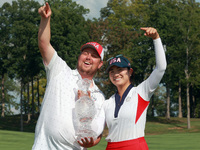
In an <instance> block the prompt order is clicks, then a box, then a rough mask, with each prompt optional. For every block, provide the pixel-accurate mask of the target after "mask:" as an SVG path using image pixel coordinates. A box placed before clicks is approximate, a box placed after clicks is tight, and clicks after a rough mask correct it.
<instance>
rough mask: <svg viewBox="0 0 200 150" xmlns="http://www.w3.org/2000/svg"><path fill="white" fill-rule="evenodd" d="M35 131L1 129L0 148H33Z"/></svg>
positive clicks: (20, 149)
mask: <svg viewBox="0 0 200 150" xmlns="http://www.w3.org/2000/svg"><path fill="white" fill-rule="evenodd" d="M33 140H34V133H26V132H17V131H7V130H0V150H31V147H32V145H33Z"/></svg>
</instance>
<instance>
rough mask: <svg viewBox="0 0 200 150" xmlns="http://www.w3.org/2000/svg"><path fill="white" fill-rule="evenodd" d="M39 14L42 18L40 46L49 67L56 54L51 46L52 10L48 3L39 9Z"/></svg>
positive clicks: (39, 35) (39, 34)
mask: <svg viewBox="0 0 200 150" xmlns="http://www.w3.org/2000/svg"><path fill="white" fill-rule="evenodd" d="M38 13H39V14H40V16H41V21H40V26H39V32H38V46H39V49H40V53H41V55H42V58H43V61H44V63H45V65H48V64H49V63H50V61H51V58H52V57H53V54H54V51H55V50H54V48H53V47H52V46H51V43H50V39H51V29H50V19H51V13H52V12H51V8H50V6H49V4H48V3H46V4H45V5H44V6H42V7H40V8H39V9H38Z"/></svg>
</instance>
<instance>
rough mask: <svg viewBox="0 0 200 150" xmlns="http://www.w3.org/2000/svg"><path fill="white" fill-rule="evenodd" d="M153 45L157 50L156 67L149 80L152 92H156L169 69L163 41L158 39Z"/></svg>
mask: <svg viewBox="0 0 200 150" xmlns="http://www.w3.org/2000/svg"><path fill="white" fill-rule="evenodd" d="M153 43H154V48H155V57H156V67H155V69H154V70H153V72H152V73H151V75H150V76H149V78H148V79H147V80H148V83H149V88H150V89H149V90H150V92H151V91H154V90H155V89H156V88H157V87H158V84H159V83H160V81H161V79H162V77H163V75H164V73H165V70H166V67H167V62H166V57H165V51H164V48H163V45H162V42H161V39H160V38H159V39H156V40H154V41H153Z"/></svg>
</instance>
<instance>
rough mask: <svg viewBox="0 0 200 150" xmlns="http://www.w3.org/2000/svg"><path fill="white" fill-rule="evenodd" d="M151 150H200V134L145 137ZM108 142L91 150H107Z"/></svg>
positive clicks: (102, 142)
mask: <svg viewBox="0 0 200 150" xmlns="http://www.w3.org/2000/svg"><path fill="white" fill-rule="evenodd" d="M145 139H146V141H147V144H148V147H149V150H200V143H199V142H200V133H176V134H162V135H147V136H145ZM105 147H106V142H105V139H104V138H103V139H102V140H101V142H100V143H99V144H98V145H96V146H94V147H92V148H89V150H105Z"/></svg>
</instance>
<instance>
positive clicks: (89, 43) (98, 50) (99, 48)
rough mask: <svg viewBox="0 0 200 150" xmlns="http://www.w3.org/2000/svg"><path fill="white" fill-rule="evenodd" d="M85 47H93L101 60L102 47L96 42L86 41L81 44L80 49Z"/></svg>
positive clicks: (102, 54)
mask: <svg viewBox="0 0 200 150" xmlns="http://www.w3.org/2000/svg"><path fill="white" fill-rule="evenodd" d="M85 48H93V49H95V50H96V51H97V52H98V54H99V56H100V57H101V60H103V56H104V48H103V47H102V46H101V45H100V44H99V43H97V42H88V43H86V44H84V45H82V46H81V51H83V50H84V49H85Z"/></svg>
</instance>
